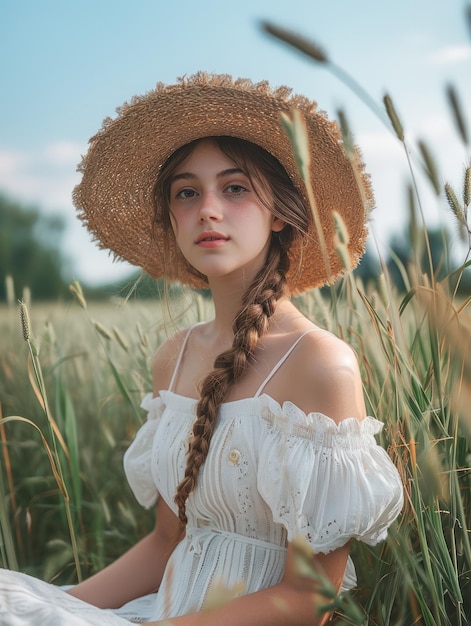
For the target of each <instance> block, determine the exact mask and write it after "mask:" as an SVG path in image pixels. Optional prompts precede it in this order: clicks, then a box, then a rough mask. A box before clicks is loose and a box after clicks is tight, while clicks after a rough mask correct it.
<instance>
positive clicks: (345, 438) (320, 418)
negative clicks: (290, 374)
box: [257, 397, 403, 553]
mask: <svg viewBox="0 0 471 626" xmlns="http://www.w3.org/2000/svg"><path fill="white" fill-rule="evenodd" d="M263 417H264V419H265V423H266V429H267V432H266V436H265V437H264V441H263V445H262V449H261V451H260V460H259V470H258V477H257V483H258V489H259V492H260V494H261V495H262V497H263V498H264V500H265V502H266V503H267V504H268V506H269V507H270V508H271V510H272V513H273V517H274V520H275V522H278V523H281V524H283V525H284V526H285V528H286V529H287V533H288V540H292V539H293V538H294V537H295V536H297V535H303V536H304V537H305V538H306V539H307V541H308V542H309V543H310V545H311V547H312V548H313V550H314V551H315V552H322V553H328V552H330V551H332V550H335V549H336V548H339V547H340V546H342V545H344V544H345V543H347V542H348V541H349V540H350V539H353V538H354V539H359V540H360V541H364V542H365V543H368V544H370V545H374V544H376V543H378V542H379V541H382V540H383V539H385V538H386V533H387V529H388V527H389V526H390V524H391V523H392V522H393V520H394V519H395V518H396V517H397V516H398V515H399V513H400V511H401V509H402V506H403V489H402V483H401V480H400V477H399V474H398V471H397V469H396V467H395V466H394V464H393V463H392V461H391V459H390V458H389V456H388V455H387V453H386V451H385V450H384V449H383V448H382V447H381V446H379V445H378V444H377V442H376V439H375V437H374V435H376V434H377V433H379V432H380V431H381V429H382V427H383V425H382V424H381V422H379V421H377V420H375V419H374V418H372V417H367V418H365V419H364V420H363V421H358V420H356V419H354V418H349V419H346V420H343V421H342V422H341V423H340V424H338V425H337V424H336V423H335V422H334V421H333V420H332V419H330V418H328V417H326V416H325V415H322V414H319V413H310V414H309V415H306V414H305V413H303V412H302V411H301V410H300V409H298V408H297V407H296V406H295V405H293V404H292V403H289V402H287V403H285V404H284V405H283V407H280V405H279V404H277V403H276V402H275V401H273V400H271V399H270V398H268V397H267V404H266V406H265V408H264V413H263Z"/></svg>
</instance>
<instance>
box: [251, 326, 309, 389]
mask: <svg viewBox="0 0 471 626" xmlns="http://www.w3.org/2000/svg"><path fill="white" fill-rule="evenodd" d="M317 330H318V328H310V329H309V330H305V331H304V332H303V333H302V334H301V335H299V337H298V338H297V339H296V341H295V342H294V343H293V344H292V346H291V347H290V348H288V350H287V352H285V354H284V355H283V356H282V357H281V359H280V360H279V361H278V363H277V364H276V365H275V366H274V367H273V369H272V370H271V372H270V373H269V374H268V376H267V377H266V378H265V380H264V381H263V383H262V384H261V385H260V387H259V388H258V389H257V391H256V393H255V398H257V397H258V396H259V395H260V394H261V393H262V391H263V389H264V388H265V386H266V385H267V383H268V382H269V381H270V379H271V378H272V377H273V376H274V375H275V374H276V372H277V371H278V370H279V369H280V367H281V366H282V365H283V363H284V362H285V361H286V359H287V358H288V357H289V355H290V354H291V353H292V352H293V350H294V349H295V348H296V346H297V345H298V343H299V342H300V341H301V339H302V338H303V337H304V335H307V334H308V333H313V332H315V331H317Z"/></svg>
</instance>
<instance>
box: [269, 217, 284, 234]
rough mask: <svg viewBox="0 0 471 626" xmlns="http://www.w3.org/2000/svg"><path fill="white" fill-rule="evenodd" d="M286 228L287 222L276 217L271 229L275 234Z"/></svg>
mask: <svg viewBox="0 0 471 626" xmlns="http://www.w3.org/2000/svg"><path fill="white" fill-rule="evenodd" d="M285 226H286V222H285V221H284V220H282V219H281V218H279V217H274V218H273V222H272V224H271V229H272V231H273V232H274V233H279V232H280V231H282V230H283V228H284V227H285Z"/></svg>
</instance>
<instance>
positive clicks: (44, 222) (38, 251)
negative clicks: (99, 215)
mask: <svg viewBox="0 0 471 626" xmlns="http://www.w3.org/2000/svg"><path fill="white" fill-rule="evenodd" d="M63 232H64V221H63V220H62V219H61V218H60V217H57V216H54V217H49V216H47V217H46V216H44V215H41V214H40V213H39V211H38V210H37V209H35V208H29V207H25V206H23V205H22V204H20V203H18V202H16V201H14V200H12V199H10V198H7V197H6V196H5V195H3V194H0V301H4V300H5V297H6V293H5V292H6V285H5V279H6V277H7V276H8V275H10V276H12V278H13V284H14V288H15V293H16V296H17V297H19V296H21V294H22V292H23V289H24V288H25V287H28V288H29V289H30V291H31V294H32V295H33V297H34V298H35V299H37V300H50V299H55V298H58V297H60V296H64V295H66V294H68V293H69V289H68V282H67V281H66V280H65V279H64V273H65V271H66V269H68V265H67V261H66V259H65V258H64V257H63V255H62V253H61V250H60V243H61V240H62V236H63Z"/></svg>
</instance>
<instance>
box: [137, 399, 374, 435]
mask: <svg viewBox="0 0 471 626" xmlns="http://www.w3.org/2000/svg"><path fill="white" fill-rule="evenodd" d="M162 403H163V405H165V406H167V407H171V408H172V409H174V410H177V411H181V412H184V413H186V414H189V415H191V416H194V415H195V413H196V406H197V404H198V400H197V399H195V398H191V397H189V396H183V395H181V394H178V393H175V392H174V391H170V390H168V389H163V390H160V391H159V395H158V396H155V397H154V396H153V394H152V393H148V394H146V396H145V397H144V399H143V401H142V404H141V407H142V408H143V409H145V410H150V409H151V407H152V406H160V405H161V404H162ZM250 415H253V416H259V417H262V418H263V419H265V420H267V421H268V422H270V423H272V424H273V425H275V426H277V427H278V428H280V429H281V430H287V426H288V424H290V425H291V426H298V427H301V428H302V430H309V431H313V430H314V431H316V432H317V433H320V432H322V433H329V434H332V435H335V434H339V435H347V434H349V435H351V434H358V435H377V434H378V433H379V432H381V430H382V429H383V427H384V424H383V423H382V422H380V421H379V420H377V419H376V418H374V417H371V416H366V417H365V418H364V419H363V420H358V419H357V418H356V417H347V418H345V419H343V420H342V421H340V422H339V423H338V424H337V423H336V422H335V421H334V420H333V419H332V418H331V417H329V416H327V415H324V414H323V413H319V412H316V411H313V412H310V413H305V412H304V411H303V410H302V409H300V408H299V407H298V406H297V405H296V404H294V403H293V402H291V401H285V402H283V404H280V403H279V402H278V401H277V400H275V399H274V398H272V397H271V396H270V395H268V394H266V393H263V394H261V395H260V396H257V397H249V398H241V399H239V400H231V401H229V402H224V403H223V404H222V405H221V407H220V413H219V417H220V419H227V418H234V417H238V416H240V417H243V418H247V417H248V416H250ZM290 430H291V428H290ZM298 434H300V433H298Z"/></svg>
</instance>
